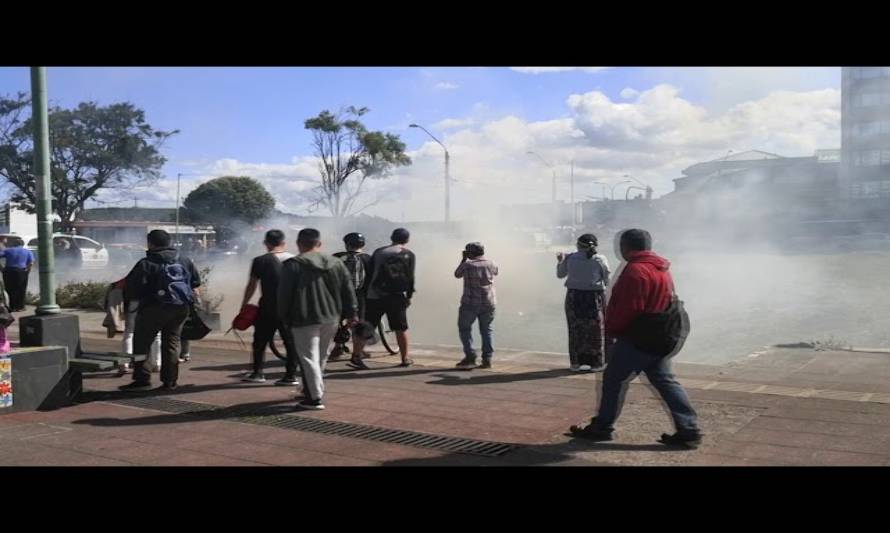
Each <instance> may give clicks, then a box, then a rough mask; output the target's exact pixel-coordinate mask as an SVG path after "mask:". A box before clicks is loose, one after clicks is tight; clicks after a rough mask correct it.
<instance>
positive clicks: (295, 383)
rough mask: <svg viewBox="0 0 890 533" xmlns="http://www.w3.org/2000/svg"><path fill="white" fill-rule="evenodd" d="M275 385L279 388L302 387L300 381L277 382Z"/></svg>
mask: <svg viewBox="0 0 890 533" xmlns="http://www.w3.org/2000/svg"><path fill="white" fill-rule="evenodd" d="M275 385H276V386H278V387H298V386H299V385H300V382H299V381H276V382H275Z"/></svg>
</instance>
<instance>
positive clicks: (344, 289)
mask: <svg viewBox="0 0 890 533" xmlns="http://www.w3.org/2000/svg"><path fill="white" fill-rule="evenodd" d="M357 306H358V301H357V300H356V297H355V288H354V287H353V286H352V279H351V277H350V275H349V270H348V269H347V268H346V265H344V264H343V262H342V261H341V260H339V259H337V258H336V257H333V256H330V255H325V254H322V253H319V252H307V253H304V254H300V255H298V256H297V257H294V258H292V259H288V260H287V261H285V262H284V263H283V264H282V270H281V279H280V281H279V282H278V313H279V314H278V316H280V317H281V319H282V320H283V321H284V323H285V324H287V325H288V326H291V327H304V326H314V325H319V324H337V323H339V322H340V320H341V319H343V318H352V317H354V316H355V313H356V308H357Z"/></svg>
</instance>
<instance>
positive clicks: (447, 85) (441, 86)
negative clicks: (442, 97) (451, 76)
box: [435, 81, 460, 91]
mask: <svg viewBox="0 0 890 533" xmlns="http://www.w3.org/2000/svg"><path fill="white" fill-rule="evenodd" d="M435 87H436V89H438V90H440V91H451V90H454V89H457V88H458V87H460V85H458V84H456V83H452V82H450V81H440V82H439V83H437V84H436V85H435Z"/></svg>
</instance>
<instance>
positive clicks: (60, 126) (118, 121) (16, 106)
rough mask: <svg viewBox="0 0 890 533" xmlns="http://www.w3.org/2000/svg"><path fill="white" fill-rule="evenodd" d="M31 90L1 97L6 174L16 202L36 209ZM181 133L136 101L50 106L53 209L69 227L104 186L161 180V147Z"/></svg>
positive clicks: (1, 156) (0, 171)
mask: <svg viewBox="0 0 890 533" xmlns="http://www.w3.org/2000/svg"><path fill="white" fill-rule="evenodd" d="M29 104H30V102H29V100H28V98H27V95H26V94H25V93H19V94H18V95H16V96H15V97H12V98H9V97H0V177H3V178H4V179H6V181H8V182H9V183H10V184H12V185H13V186H14V188H15V189H14V192H13V194H12V196H11V200H12V201H14V202H18V203H21V204H22V205H23V206H24V207H25V208H26V209H28V210H31V211H33V210H34V209H35V203H36V194H37V192H36V183H35V180H34V176H33V160H34V155H33V149H34V145H33V138H32V130H33V125H32V121H31V118H25V112H26V111H28V109H29ZM176 133H178V131H169V132H168V131H161V130H156V129H154V128H153V127H152V126H151V125H150V124H148V123H147V122H146V121H145V112H144V111H143V110H141V109H139V108H137V107H135V106H134V105H133V104H131V103H127V102H124V103H117V104H111V105H108V106H100V105H98V104H96V103H95V102H83V103H81V104H80V105H78V106H77V107H76V108H74V109H62V108H59V107H55V108H52V109H50V110H49V134H50V148H51V153H50V158H51V163H50V178H51V184H52V187H51V188H52V192H51V194H52V199H53V209H54V210H55V211H56V213H58V215H59V217H61V219H62V226H63V228H66V227H67V226H68V225H70V223H71V222H72V221H73V220H74V217H75V216H76V215H77V214H78V213H79V212H81V211H82V210H83V208H84V204H85V202H86V201H87V200H89V199H90V198H92V197H94V196H95V195H96V194H97V193H98V192H99V191H101V190H102V189H109V188H131V187H134V186H137V185H142V184H147V183H151V182H154V181H156V180H157V179H158V178H159V177H160V169H161V167H163V165H164V163H165V162H166V159H165V158H164V157H163V156H162V155H161V154H160V148H161V146H162V145H163V143H164V141H166V140H167V139H168V138H169V137H170V136H171V135H174V134H176Z"/></svg>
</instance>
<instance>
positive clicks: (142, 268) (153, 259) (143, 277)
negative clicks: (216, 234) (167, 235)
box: [124, 248, 201, 308]
mask: <svg viewBox="0 0 890 533" xmlns="http://www.w3.org/2000/svg"><path fill="white" fill-rule="evenodd" d="M177 257H178V258H179V259H178V261H179V264H181V265H182V266H184V267H185V268H186V269H187V270H188V271H189V277H190V278H191V280H190V281H191V285H192V288H193V289H194V288H197V287H200V286H201V275H200V274H199V273H198V270H197V269H196V268H195V264H194V263H192V261H191V259H189V258H188V257H183V256H181V255H179V252H177V251H176V249H175V248H158V249H156V250H149V251H147V252H145V257H144V258H142V259H140V260H139V262H138V263H136V266H134V267H133V270H131V271H130V273H129V274H127V277H126V280H125V281H124V297H125V299H127V300H138V301H139V307H140V308H143V307H148V306H151V305H159V302H158V298H157V295H155V294H154V293H153V292H152V288H153V287H155V284H154V280H155V279H157V278H156V276H159V275H160V274H161V268H162V267H163V265H164V264H165V263H173V262H175V261H176V260H177Z"/></svg>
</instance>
